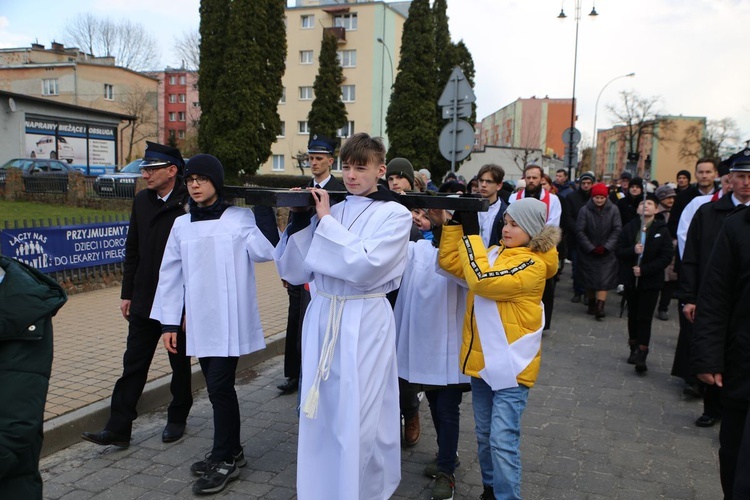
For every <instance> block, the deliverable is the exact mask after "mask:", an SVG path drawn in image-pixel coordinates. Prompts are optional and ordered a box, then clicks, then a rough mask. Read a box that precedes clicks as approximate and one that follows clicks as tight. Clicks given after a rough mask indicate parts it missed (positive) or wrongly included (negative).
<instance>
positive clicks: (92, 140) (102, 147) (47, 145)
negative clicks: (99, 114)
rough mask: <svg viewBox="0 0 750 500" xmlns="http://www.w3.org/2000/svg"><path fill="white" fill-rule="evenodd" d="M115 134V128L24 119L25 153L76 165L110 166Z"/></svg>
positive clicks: (113, 151) (113, 158)
mask: <svg viewBox="0 0 750 500" xmlns="http://www.w3.org/2000/svg"><path fill="white" fill-rule="evenodd" d="M116 132H117V129H116V128H115V127H106V126H100V125H87V124H82V123H73V122H66V121H62V120H49V119H41V118H27V119H26V152H27V154H28V156H29V157H31V158H57V159H58V160H62V161H66V162H68V163H73V164H76V165H84V166H85V165H90V166H98V165H114V164H115V138H116ZM87 162H88V163H87Z"/></svg>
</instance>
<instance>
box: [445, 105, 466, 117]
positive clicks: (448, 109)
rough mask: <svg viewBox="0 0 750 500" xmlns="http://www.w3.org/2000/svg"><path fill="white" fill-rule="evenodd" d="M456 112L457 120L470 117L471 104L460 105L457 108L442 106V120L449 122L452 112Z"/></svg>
mask: <svg viewBox="0 0 750 500" xmlns="http://www.w3.org/2000/svg"><path fill="white" fill-rule="evenodd" d="M454 109H455V110H456V112H457V114H458V117H459V118H466V117H467V116H471V103H470V102H467V103H461V104H459V105H458V106H443V119H444V120H450V119H451V118H453V110H454Z"/></svg>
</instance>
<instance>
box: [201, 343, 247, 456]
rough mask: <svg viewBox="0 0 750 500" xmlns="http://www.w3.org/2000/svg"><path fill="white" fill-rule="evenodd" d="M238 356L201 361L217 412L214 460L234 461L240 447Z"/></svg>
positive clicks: (215, 415)
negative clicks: (234, 455)
mask: <svg viewBox="0 0 750 500" xmlns="http://www.w3.org/2000/svg"><path fill="white" fill-rule="evenodd" d="M239 359H240V358H238V357H227V358H214V357H208V358H199V359H198V361H199V362H200V364H201V370H202V371H203V376H204V377H205V379H206V389H208V399H209V401H211V406H212V407H213V410H214V445H213V448H212V449H211V458H213V459H215V460H231V458H232V455H233V454H236V453H237V452H239V451H240V449H241V448H242V445H241V444H240V405H239V402H238V401H237V392H236V391H235V390H234V379H235V372H236V371H237V361H238V360H239Z"/></svg>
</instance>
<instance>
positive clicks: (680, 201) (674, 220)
mask: <svg viewBox="0 0 750 500" xmlns="http://www.w3.org/2000/svg"><path fill="white" fill-rule="evenodd" d="M717 189H719V185H718V183H714V190H713V191H712V192H716V190H717ZM698 196H703V193H702V192H701V190H700V189H698V186H697V185H696V184H691V185H690V186H688V187H687V188H685V189H684V190H682V191H680V192H678V193H677V197H676V198H675V199H674V205H672V209H671V210H670V215H669V222H668V223H667V228H668V229H669V232H670V233H671V234H673V235H674V236H675V238H676V237H677V227H678V226H679V224H680V217H681V216H682V212H683V211H684V210H685V207H687V206H688V205H689V204H690V202H691V201H693V200H694V199H695V198H697V197H698Z"/></svg>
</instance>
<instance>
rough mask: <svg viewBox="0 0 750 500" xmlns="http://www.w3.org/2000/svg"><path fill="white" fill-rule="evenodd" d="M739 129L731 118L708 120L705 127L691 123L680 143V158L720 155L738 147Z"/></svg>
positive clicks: (689, 158) (696, 158)
mask: <svg viewBox="0 0 750 500" xmlns="http://www.w3.org/2000/svg"><path fill="white" fill-rule="evenodd" d="M739 140H740V130H739V128H738V127H737V122H735V121H734V120H733V119H732V118H722V119H721V120H708V122H707V123H706V125H705V127H703V126H702V125H697V124H696V125H691V126H690V127H688V129H687V130H686V131H685V136H684V137H683V138H682V141H681V144H680V158H682V159H686V160H698V159H699V158H705V157H716V158H719V157H722V156H726V155H728V154H730V153H732V152H733V151H734V150H736V149H739V146H738V143H739Z"/></svg>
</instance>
